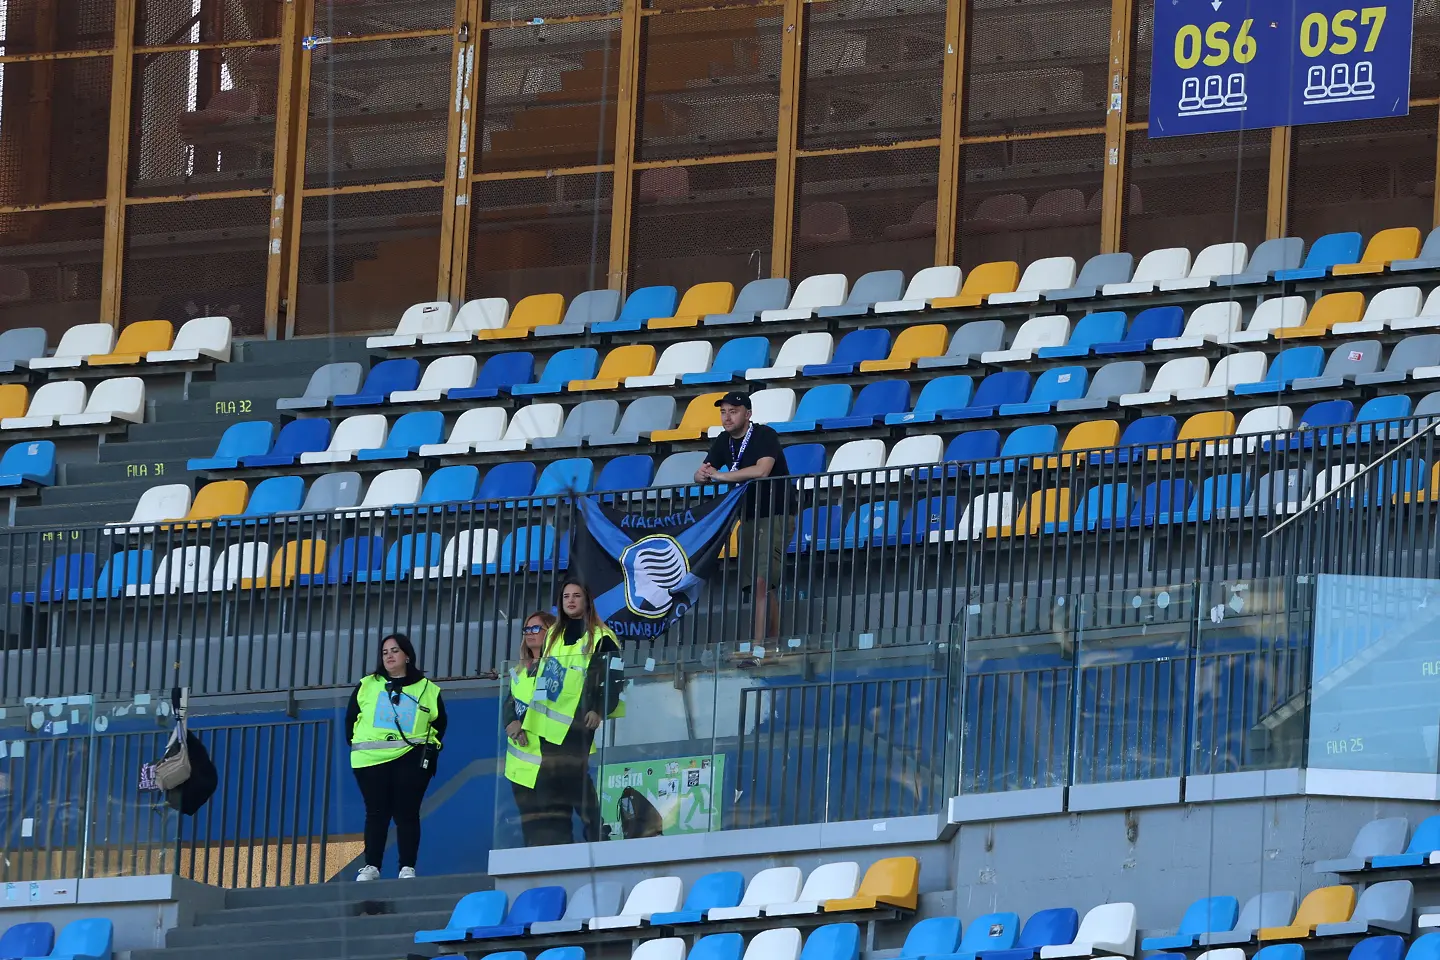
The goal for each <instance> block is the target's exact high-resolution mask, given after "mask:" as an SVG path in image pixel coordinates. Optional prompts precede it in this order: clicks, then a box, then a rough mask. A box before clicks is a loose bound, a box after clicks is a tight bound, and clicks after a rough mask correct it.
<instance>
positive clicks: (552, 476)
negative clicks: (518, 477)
mask: <svg viewBox="0 0 1440 960" xmlns="http://www.w3.org/2000/svg"><path fill="white" fill-rule="evenodd" d="M594 478H595V462H594V461H593V460H591V459H590V458H589V457H569V458H566V459H564V460H552V461H550V462H549V463H547V464H545V469H544V470H542V471H540V478H539V479H538V480H536V481H535V490H534V494H533V495H534V496H537V497H540V496H551V497H553V496H557V495H565V494H572V493H589V492H590V484H591V483H592V482H593V480H594Z"/></svg>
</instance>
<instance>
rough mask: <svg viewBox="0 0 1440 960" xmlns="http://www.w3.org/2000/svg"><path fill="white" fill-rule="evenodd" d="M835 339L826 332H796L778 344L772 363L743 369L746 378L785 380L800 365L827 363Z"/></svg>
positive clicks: (794, 372)
mask: <svg viewBox="0 0 1440 960" xmlns="http://www.w3.org/2000/svg"><path fill="white" fill-rule="evenodd" d="M834 345H835V340H834V337H832V336H831V335H830V334H828V333H797V334H795V336H793V337H791V338H790V339H788V340H786V341H785V342H784V343H782V344H781V345H780V350H779V352H777V353H776V354H775V361H774V363H772V364H770V365H769V366H760V367H752V368H751V369H749V370H746V371H745V379H746V380H762V381H763V380H786V379H790V378H792V377H795V376H797V375H798V374H799V372H800V369H801V368H802V367H806V366H809V365H812V364H828V363H829V362H830V357H831V353H832V351H833V350H834Z"/></svg>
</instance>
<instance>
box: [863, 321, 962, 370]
mask: <svg viewBox="0 0 1440 960" xmlns="http://www.w3.org/2000/svg"><path fill="white" fill-rule="evenodd" d="M946 333H947V331H946V329H945V325H944V324H943V323H930V324H925V325H923V326H918V327H906V328H905V329H904V330H901V331H900V335H899V336H898V337H896V338H895V346H894V347H892V348H891V350H890V356H888V357H887V358H885V359H884V360H862V361H861V362H860V370H861V371H862V372H864V373H878V372H881V371H887V370H909V369H910V368H911V367H913V366H914V365H915V363H916V361H918V360H920V359H921V358H922V357H938V356H939V355H940V354H941V353H942V352H943V351H944V350H945V335H946Z"/></svg>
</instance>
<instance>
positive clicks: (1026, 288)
mask: <svg viewBox="0 0 1440 960" xmlns="http://www.w3.org/2000/svg"><path fill="white" fill-rule="evenodd" d="M1074 284H1075V258H1074V257H1042V258H1041V259H1039V260H1032V261H1031V262H1030V264H1029V265H1028V266H1027V267H1026V268H1025V273H1024V275H1023V276H1021V278H1020V283H1019V284H1018V285H1017V286H1016V287H1015V289H1014V290H1013V291H1012V292H1010V293H992V294H991V295H990V298H989V302H990V303H992V304H996V303H1039V302H1040V300H1041V299H1042V298H1043V297H1044V296H1045V294H1046V293H1047V292H1049V291H1051V290H1065V289H1068V288H1069V287H1071V286H1073V285H1074Z"/></svg>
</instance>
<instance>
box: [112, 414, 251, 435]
mask: <svg viewBox="0 0 1440 960" xmlns="http://www.w3.org/2000/svg"><path fill="white" fill-rule="evenodd" d="M190 414H191V415H190V418H189V419H186V420H178V421H175V420H172V421H157V422H154V423H137V424H135V426H133V427H131V428H130V430H129V431H128V432H127V433H126V435H125V436H126V441H125V442H126V443H145V442H148V441H151V440H182V439H187V438H192V437H193V438H203V439H205V440H207V441H209V442H211V443H213V442H214V441H215V440H216V439H218V438H219V437H220V434H222V433H224V432H225V428H226V427H228V426H230V425H231V424H232V423H234V422H235V421H233V420H222V419H216V418H215V417H204V416H196V411H195V410H194V408H193V407H192V408H191V410H190Z"/></svg>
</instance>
